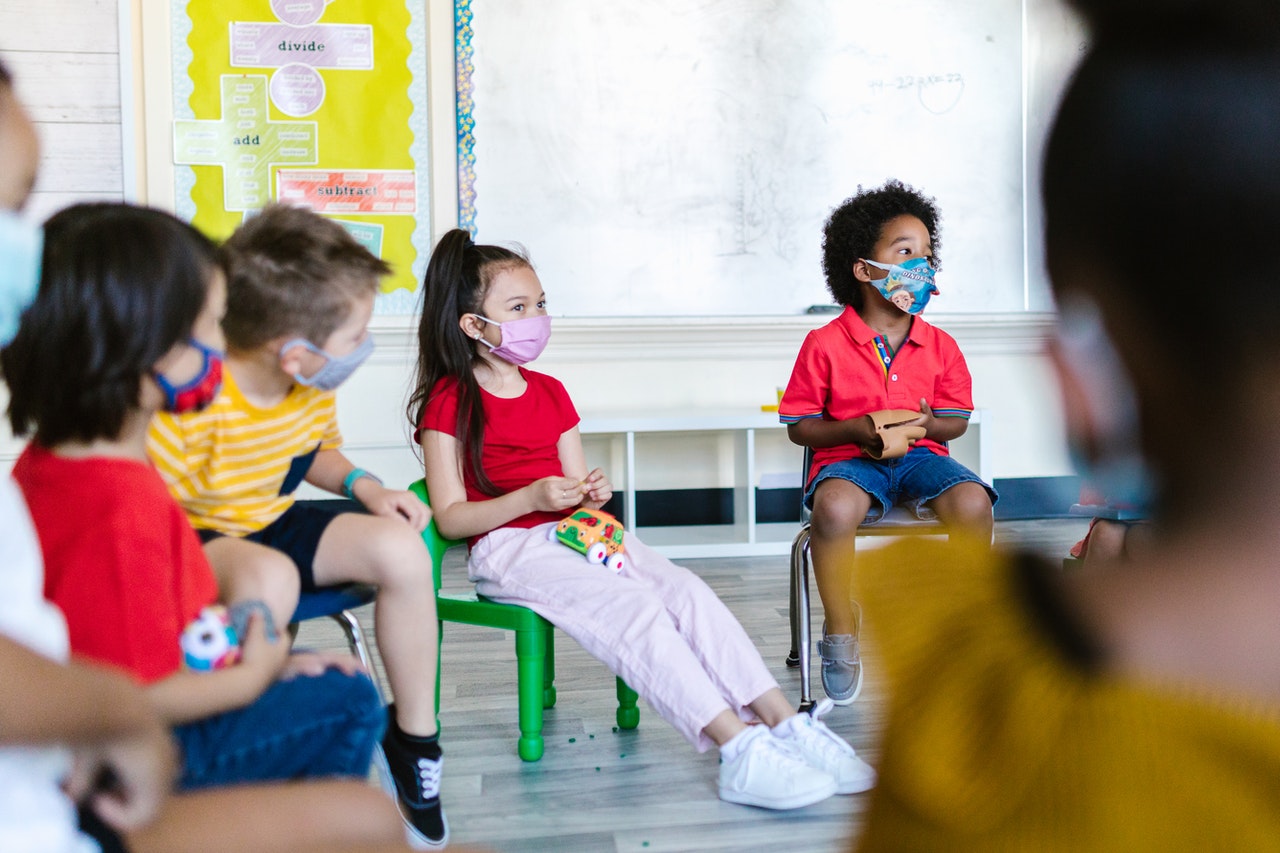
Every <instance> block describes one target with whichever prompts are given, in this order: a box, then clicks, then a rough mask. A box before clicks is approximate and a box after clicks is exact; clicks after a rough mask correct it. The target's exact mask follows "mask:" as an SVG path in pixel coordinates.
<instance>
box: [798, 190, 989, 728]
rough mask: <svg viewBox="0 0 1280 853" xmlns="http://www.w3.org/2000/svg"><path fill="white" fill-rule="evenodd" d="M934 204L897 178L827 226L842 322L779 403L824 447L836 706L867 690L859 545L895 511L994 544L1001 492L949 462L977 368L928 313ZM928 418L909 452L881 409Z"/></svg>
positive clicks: (824, 533)
mask: <svg viewBox="0 0 1280 853" xmlns="http://www.w3.org/2000/svg"><path fill="white" fill-rule="evenodd" d="M938 220H939V214H938V210H937V207H936V206H935V205H934V202H933V200H932V199H928V198H926V197H925V196H924V195H922V194H921V193H919V192H917V191H916V190H914V189H912V188H911V187H908V186H906V185H904V184H902V183H901V182H898V181H889V182H887V183H886V184H885V185H884V186H883V187H879V188H877V189H873V190H862V189H861V188H859V191H858V193H857V194H856V195H855V196H853V197H852V198H849V199H847V200H846V201H845V202H844V203H843V204H841V205H840V206H839V207H838V208H836V209H835V210H834V211H833V212H832V214H831V216H830V218H829V219H828V220H827V223H826V226H825V227H824V229H823V242H822V248H823V259H822V264H823V269H824V270H825V272H826V276H827V288H828V289H829V290H830V291H831V295H832V297H833V298H834V299H835V301H836V302H838V303H840V304H841V305H843V306H844V311H843V313H841V314H840V316H839V317H837V318H836V319H835V320H833V321H832V322H831V323H829V324H827V325H826V326H824V327H822V328H820V329H815V330H813V331H812V332H810V333H809V334H808V336H807V337H806V338H805V341H804V344H803V345H802V346H801V348H800V354H799V355H798V356H797V357H796V364H795V368H794V369H793V371H792V373H791V380H790V382H789V383H788V384H787V390H786V392H785V393H784V394H783V396H782V400H781V402H780V403H779V406H778V415H779V417H780V418H781V420H782V422H783V423H785V424H787V434H788V436H790V438H791V440H792V441H793V442H795V443H796V444H799V445H802V446H805V447H811V448H813V465H812V467H811V468H810V469H809V473H808V478H807V485H806V488H805V496H804V500H805V504H806V505H807V506H809V507H810V508H811V509H812V510H813V515H812V517H811V519H810V523H811V527H810V540H809V542H810V548H811V549H812V554H813V567H814V575H815V579H816V580H817V584H818V594H819V596H820V597H821V598H822V607H823V611H824V612H825V614H826V624H825V626H824V628H823V638H822V640H821V641H820V642H819V643H818V651H819V652H820V654H821V655H822V686H823V689H825V690H826V692H827V695H828V696H829V697H830V698H831V699H832V700H833V701H834V702H835V703H836V704H838V705H848V704H850V703H851V702H853V700H854V699H856V698H857V696H858V693H859V691H860V690H861V689H862V659H861V655H860V653H859V648H858V630H859V627H860V626H859V622H860V619H859V617H858V615H857V613H856V612H855V606H854V603H853V600H852V586H851V584H852V580H853V550H854V537H855V536H856V534H857V532H858V527H859V526H861V525H863V524H874V523H875V522H876V521H877V520H878V519H879V518H880V517H882V516H883V515H884V513H886V512H888V511H889V508H890V507H892V506H893V505H894V504H895V503H905V504H907V505H908V506H909V507H910V508H911V509H912V510H914V511H915V512H916V514H917V516H919V517H921V518H932V517H935V516H936V517H937V518H939V519H941V520H942V521H943V522H944V523H945V524H946V525H947V526H948V527H949V528H951V530H952V532H956V531H964V532H967V533H970V534H972V535H974V536H978V537H981V538H984V539H986V540H987V541H990V539H991V529H992V515H991V507H992V505H993V504H994V503H995V501H996V493H995V491H994V490H993V489H992V488H991V487H990V486H987V485H986V484H985V483H983V482H982V481H981V480H980V479H979V478H978V477H977V476H976V475H975V474H974V473H973V472H972V471H970V470H969V469H968V468H965V467H964V466H963V465H961V464H960V463H959V462H956V461H955V460H954V459H952V458H951V457H950V456H949V455H948V452H947V442H948V441H950V440H951V439H955V438H959V437H960V436H961V435H963V434H964V432H965V430H966V428H967V427H968V424H969V416H970V415H971V414H972V412H973V399H972V394H971V391H970V378H969V369H968V367H967V366H966V365H965V361H964V356H963V355H961V353H960V349H959V347H957V346H956V342H955V341H954V340H953V339H952V338H951V336H950V335H948V334H947V333H946V332H944V331H942V330H941V329H937V328H935V327H933V326H931V325H929V324H928V323H926V322H925V321H924V320H923V319H922V318H921V317H920V316H919V315H920V312H921V311H923V310H924V306H925V305H926V304H927V303H928V301H929V298H930V296H931V295H932V294H934V293H937V288H936V287H934V286H933V274H934V271H935V269H936V267H937V256H936V252H937V249H938V245H939V240H938ZM889 409H897V410H911V411H918V412H919V416H918V417H915V418H913V419H911V420H909V421H907V422H906V427H905V428H906V429H909V430H910V433H909V435H911V436H912V438H911V439H909V440H910V441H911V443H912V446H911V447H910V449H909V450H908V451H907V452H906V454H905V455H903V456H901V457H898V458H892V459H890V458H883V459H882V458H878V457H879V456H880V454H881V451H882V450H883V449H884V447H883V443H882V441H883V440H882V437H881V436H880V435H879V434H877V431H876V429H875V426H874V424H873V422H872V419H871V418H869V417H868V415H870V414H871V413H873V412H881V411H885V410H889Z"/></svg>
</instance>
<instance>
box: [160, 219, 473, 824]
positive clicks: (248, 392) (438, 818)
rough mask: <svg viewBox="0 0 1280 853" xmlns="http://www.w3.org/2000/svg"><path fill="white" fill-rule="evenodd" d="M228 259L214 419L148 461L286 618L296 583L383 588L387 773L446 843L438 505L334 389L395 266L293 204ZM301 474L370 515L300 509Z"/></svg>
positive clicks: (207, 417) (238, 593) (187, 417)
mask: <svg viewBox="0 0 1280 853" xmlns="http://www.w3.org/2000/svg"><path fill="white" fill-rule="evenodd" d="M222 261H223V264H224V265H225V267H226V273H227V312H226V315H225V317H224V318H223V321H222V324H223V330H224V332H225V334H226V339H227V354H226V359H225V371H224V377H223V385H222V390H221V392H220V393H219V394H218V395H217V397H216V398H215V399H214V401H213V402H212V404H210V405H209V406H208V407H206V408H204V409H202V410H201V411H198V412H192V413H189V414H182V415H173V414H167V413H166V414H161V415H159V416H158V417H157V419H156V421H155V422H154V423H153V424H152V426H151V430H150V434H149V436H148V450H149V452H150V455H151V458H152V459H153V460H154V462H155V464H156V467H157V468H158V469H159V471H160V473H161V475H162V476H163V477H164V479H165V482H166V483H167V484H168V486H169V490H170V491H171V492H172V493H173V495H174V497H175V498H177V499H178V501H179V502H181V504H182V506H183V508H184V509H185V510H186V512H187V517H188V518H189V519H190V520H191V523H192V525H193V526H194V527H195V528H196V531H197V533H199V535H200V537H201V540H202V541H203V542H204V543H205V544H204V548H205V552H206V554H207V555H208V557H209V560H210V562H211V563H212V564H213V567H214V571H215V572H216V573H217V575H218V581H219V584H220V585H222V586H223V588H224V591H230V592H233V593H234V595H233V596H232V597H235V598H237V599H239V598H260V599H262V600H263V601H265V602H267V604H268V606H269V607H270V608H271V610H272V613H273V615H274V617H275V620H276V622H277V624H284V622H286V621H287V620H288V619H289V617H290V615H291V614H292V612H293V609H294V607H295V606H296V604H297V596H298V591H299V589H302V590H310V589H313V588H315V587H321V586H329V585H332V584H339V583H345V582H348V581H359V582H362V583H369V584H375V585H377V587H378V590H379V592H378V599H377V603H376V605H375V608H376V618H375V626H376V630H377V639H378V648H379V651H380V652H381V654H382V660H383V662H384V664H385V665H386V670H387V678H388V679H389V681H390V682H391V688H392V690H393V692H394V694H395V698H396V701H395V704H393V705H392V706H391V707H390V708H389V709H388V719H387V733H386V736H385V737H384V738H383V743H382V745H383V753H384V755H385V758H386V765H387V768H386V769H387V770H389V773H390V776H391V778H392V779H394V781H395V785H396V789H397V792H398V794H399V800H400V805H401V812H402V814H404V815H405V821H406V824H407V827H408V830H409V834H410V840H411V841H414V842H417V843H418V845H420V846H425V847H431V848H435V847H442V846H444V844H445V842H446V841H447V836H448V828H447V824H446V823H445V820H444V813H443V811H442V810H441V808H440V799H439V792H440V770H441V752H440V746H439V741H438V731H437V726H436V718H435V685H436V672H435V667H436V660H437V656H436V638H437V629H436V624H437V623H436V612H435V589H434V585H433V582H432V577H431V558H430V555H429V554H428V552H427V549H426V547H425V546H424V545H423V542H422V538H421V536H420V534H421V532H422V529H423V528H424V527H426V525H427V522H428V521H429V519H430V510H428V509H427V507H426V506H425V505H424V504H423V503H422V502H421V501H419V500H418V499H417V497H415V496H414V495H413V494H411V493H409V492H407V491H402V490H398V489H388V488H385V487H384V486H383V485H382V483H381V481H379V480H378V479H377V478H376V477H374V476H373V475H372V474H369V473H368V472H366V471H364V470H363V469H361V468H357V467H355V466H354V465H353V464H352V463H351V462H350V461H349V460H348V459H347V458H346V456H344V455H343V453H342V451H341V449H340V447H341V445H342V436H341V434H340V433H339V431H338V423H337V417H336V409H335V405H334V403H335V400H334V389H335V388H337V386H338V385H339V384H340V383H341V382H342V381H343V380H344V379H346V378H347V377H348V376H349V375H350V374H351V372H352V371H354V370H355V369H356V368H357V367H358V366H359V365H360V364H361V363H362V362H363V361H364V360H365V359H366V358H368V356H369V354H370V353H371V352H372V351H373V340H372V338H371V337H370V336H369V330H368V325H369V319H370V317H371V315H372V312H373V300H374V295H375V294H376V292H377V287H378V279H379V278H380V277H381V276H383V275H386V274H387V273H388V272H390V268H389V267H388V266H387V265H386V264H385V263H384V262H383V261H382V260H380V259H379V258H377V257H375V256H373V255H372V254H370V253H369V252H368V251H367V250H365V249H364V248H363V247H362V246H361V245H360V244H359V243H357V242H356V241H355V239H354V238H352V237H351V236H350V235H349V234H348V233H347V231H346V230H345V229H343V228H342V226H340V225H338V224H337V223H336V222H333V221H331V220H327V219H325V218H323V217H321V216H319V215H317V214H315V213H313V212H311V211H309V210H305V209H302V208H294V207H286V206H283V205H271V206H268V207H267V208H265V209H264V210H263V211H262V212H261V213H260V214H258V215H257V216H255V217H253V218H252V219H250V220H248V221H247V222H246V223H245V224H244V225H242V226H241V227H240V228H239V229H238V230H237V231H236V233H235V234H233V235H232V236H231V238H230V239H228V240H227V242H226V244H225V245H224V246H223V248H222ZM179 391H181V389H179ZM304 481H305V482H307V483H310V484H312V485H313V486H316V487H318V488H321V489H324V490H325V491H329V492H333V493H335V494H341V495H345V496H346V497H348V498H351V499H353V500H356V501H359V502H360V503H361V504H362V505H363V506H364V508H365V509H367V510H368V512H367V513H363V512H353V511H350V510H349V509H347V508H329V507H326V506H325V505H324V503H320V504H297V503H295V499H294V492H295V491H296V489H297V487H298V486H299V485H300V484H301V483H302V482H304ZM339 507H341V505H339Z"/></svg>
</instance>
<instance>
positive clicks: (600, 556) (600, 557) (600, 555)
mask: <svg viewBox="0 0 1280 853" xmlns="http://www.w3.org/2000/svg"><path fill="white" fill-rule="evenodd" d="M608 554H609V551H608V549H607V548H605V547H604V543H603V542H597V543H595V544H594V545H592V546H591V547H590V548H588V549H587V559H588V560H590V561H591V562H593V563H603V562H604V558H605V557H606V556H608Z"/></svg>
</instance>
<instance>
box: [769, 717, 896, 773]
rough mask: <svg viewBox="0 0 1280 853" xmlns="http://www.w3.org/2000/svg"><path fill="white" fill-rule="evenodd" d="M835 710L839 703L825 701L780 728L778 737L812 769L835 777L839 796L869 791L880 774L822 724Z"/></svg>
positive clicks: (776, 733) (777, 729)
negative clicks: (825, 717) (824, 718)
mask: <svg viewBox="0 0 1280 853" xmlns="http://www.w3.org/2000/svg"><path fill="white" fill-rule="evenodd" d="M833 707H835V703H833V702H832V701H831V700H830V699H823V700H822V701H821V702H819V703H818V705H817V707H815V708H814V709H813V711H811V712H810V713H809V714H805V713H800V714H796V715H795V716H794V717H792V718H791V719H789V720H787V721H786V722H784V723H782V724H781V725H779V726H778V727H777V728H776V729H774V730H773V731H774V734H775V735H776V736H777V737H778V738H779V739H781V740H782V741H783V743H786V744H790V745H791V746H792V747H793V748H794V749H795V750H796V751H797V752H799V753H800V755H802V756H803V757H804V760H805V761H806V762H808V764H809V766H810V767H814V768H817V769H818V770H822V771H825V772H826V773H827V774H829V775H830V776H831V777H832V778H834V779H835V780H836V793H837V794H860V793H862V792H863V791H869V790H871V789H872V788H874V787H875V785H876V771H875V770H874V769H872V767H871V765H870V764H868V763H867V762H865V761H863V760H862V759H861V758H859V757H858V755H857V753H855V752H854V751H853V747H851V746H849V744H848V743H846V742H845V740H844V738H842V737H840V736H839V735H838V734H836V733H835V732H833V731H831V729H829V728H827V724H826V723H824V722H822V719H821V718H822V716H823V715H824V714H826V713H827V712H828V711H830V710H831V709H832V708H833Z"/></svg>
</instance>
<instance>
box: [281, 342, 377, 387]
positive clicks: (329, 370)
mask: <svg viewBox="0 0 1280 853" xmlns="http://www.w3.org/2000/svg"><path fill="white" fill-rule="evenodd" d="M298 346H300V347H305V348H306V349H307V351H308V352H313V353H315V354H316V355H319V356H323V357H324V359H325V362H324V367H322V368H320V369H319V370H317V371H316V372H315V373H314V374H312V375H311V376H309V377H308V376H303V375H301V374H299V373H295V374H293V381H294V382H297V383H298V384H299V385H306V386H308V387H310V388H318V389H320V390H321V391H332V390H333V389H335V388H337V387H338V386H339V385H341V384H342V383H343V382H346V381H347V377H348V376H350V375H351V374H352V373H355V371H356V368H357V367H359V366H360V365H362V364H364V363H365V361H366V360H367V359H368V358H369V356H371V355H373V337H372V336H369V337H366V338H365V339H364V340H363V341H361V343H360V345H359V346H358V347H356V348H355V349H353V350H352V351H351V352H349V353H347V354H346V355H344V356H336V355H330V354H329V353H327V352H325V351H324V350H322V349H320V347H318V346H316V345H315V344H313V343H311V342H310V341H308V340H307V339H305V338H294V339H293V340H291V341H289V342H288V343H287V344H285V345H284V346H282V347H280V355H281V356H283V355H284V354H285V352H286V351H287V350H288V349H289V348H290V347H298Z"/></svg>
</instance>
